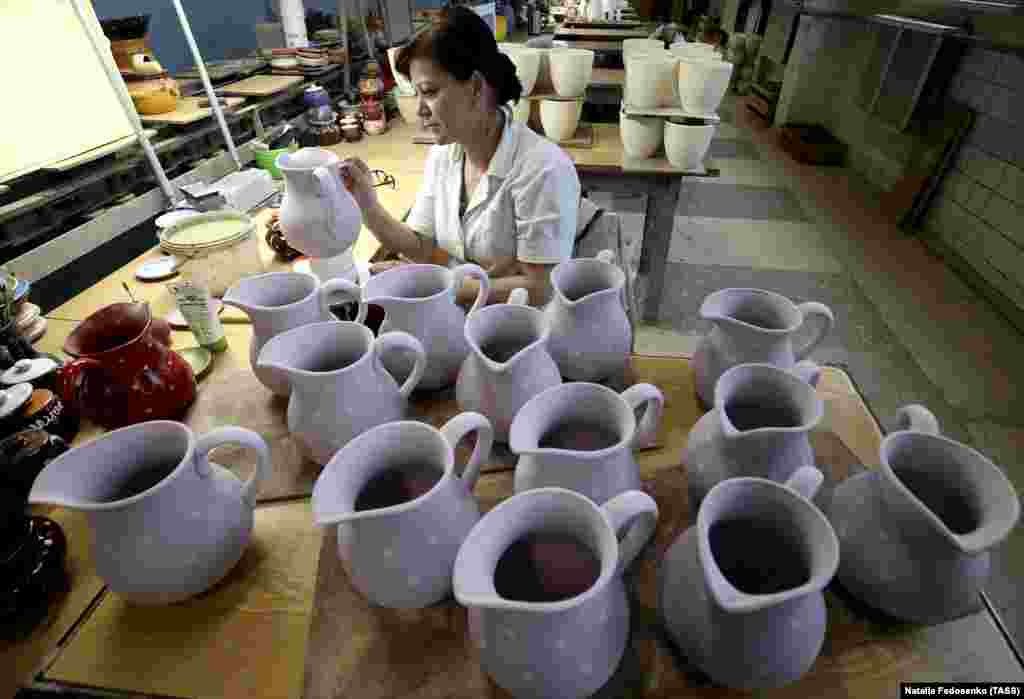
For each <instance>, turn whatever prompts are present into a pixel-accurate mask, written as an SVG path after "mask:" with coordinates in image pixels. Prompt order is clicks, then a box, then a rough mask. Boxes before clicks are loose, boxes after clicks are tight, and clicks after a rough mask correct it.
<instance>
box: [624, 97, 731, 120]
mask: <svg viewBox="0 0 1024 699" xmlns="http://www.w3.org/2000/svg"><path fill="white" fill-rule="evenodd" d="M622 111H623V112H625V114H626V116H656V117H665V118H671V119H701V120H703V121H709V122H712V123H715V124H717V123H719V122H721V121H722V117H720V116H719V115H718V113H717V112H713V113H700V112H691V111H690V110H689V109H687V108H686V107H682V106H679V107H636V106H633V105H631V104H627V103H626V102H623V103H622Z"/></svg>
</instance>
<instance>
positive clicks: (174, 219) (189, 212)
mask: <svg viewBox="0 0 1024 699" xmlns="http://www.w3.org/2000/svg"><path fill="white" fill-rule="evenodd" d="M201 213H203V212H202V211H196V210H194V209H175V210H174V211H168V212H167V213H166V214H162V215H160V216H157V218H156V221H154V223H156V227H157V228H170V227H171V226H173V225H174V224H175V223H180V222H182V221H184V220H185V219H189V218H192V217H193V216H197V215H198V214H201Z"/></svg>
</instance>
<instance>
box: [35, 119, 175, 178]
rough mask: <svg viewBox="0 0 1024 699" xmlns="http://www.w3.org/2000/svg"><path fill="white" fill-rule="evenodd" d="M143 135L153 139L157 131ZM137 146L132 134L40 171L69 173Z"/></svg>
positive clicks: (153, 130) (47, 166)
mask: <svg viewBox="0 0 1024 699" xmlns="http://www.w3.org/2000/svg"><path fill="white" fill-rule="evenodd" d="M143 133H145V134H146V138H150V139H152V138H153V137H154V136H156V129H144V130H143ZM137 144H138V139H137V138H136V136H135V134H132V135H131V136H125V137H124V138H121V139H118V140H116V141H114V142H112V143H108V144H106V145H104V146H100V147H99V148H93V149H92V150H89V151H86V152H84V153H81V154H79V155H76V156H74V157H71V158H67V159H66V160H61V161H58V162H56V163H50V164H49V165H46V166H44V167H42V168H40V169H41V170H51V171H54V172H67V171H68V170H71V169H73V168H76V167H78V166H79V165H83V164H85V163H88V162H91V161H93V160H97V159H99V158H102V157H104V156H106V155H110V154H111V153H117V152H118V151H122V150H125V149H126V148H131V147H134V146H135V145H137Z"/></svg>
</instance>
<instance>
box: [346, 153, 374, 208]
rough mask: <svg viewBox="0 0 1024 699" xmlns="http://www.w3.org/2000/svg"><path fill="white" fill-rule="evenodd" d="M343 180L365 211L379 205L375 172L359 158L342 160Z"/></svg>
mask: <svg viewBox="0 0 1024 699" xmlns="http://www.w3.org/2000/svg"><path fill="white" fill-rule="evenodd" d="M341 181H342V182H344V183H345V187H346V188H347V189H348V191H349V192H350V193H351V194H352V198H353V199H355V200H356V203H357V204H358V205H359V208H360V209H361V210H362V211H363V212H364V213H365V212H367V211H370V210H372V209H374V208H375V207H376V206H377V191H376V190H375V189H374V186H373V184H374V180H373V174H372V173H371V172H370V168H368V167H367V166H366V163H364V162H363V161H362V160H360V159H359V158H346V159H345V160H343V161H342V162H341Z"/></svg>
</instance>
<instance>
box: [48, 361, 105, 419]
mask: <svg viewBox="0 0 1024 699" xmlns="http://www.w3.org/2000/svg"><path fill="white" fill-rule="evenodd" d="M102 370H103V364H102V363H100V362H99V361H97V360H95V359H90V358H89V357H79V358H78V359H75V360H74V361H72V362H68V363H67V364H65V365H64V366H63V367H61V369H60V381H59V386H60V390H59V391H58V393H60V397H61V400H62V401H64V404H65V405H67V406H69V407H74V409H75V412H77V413H82V412H83V411H82V406H81V393H82V382H83V381H85V376H86V374H87V373H88V372H90V371H102Z"/></svg>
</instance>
